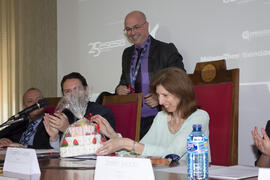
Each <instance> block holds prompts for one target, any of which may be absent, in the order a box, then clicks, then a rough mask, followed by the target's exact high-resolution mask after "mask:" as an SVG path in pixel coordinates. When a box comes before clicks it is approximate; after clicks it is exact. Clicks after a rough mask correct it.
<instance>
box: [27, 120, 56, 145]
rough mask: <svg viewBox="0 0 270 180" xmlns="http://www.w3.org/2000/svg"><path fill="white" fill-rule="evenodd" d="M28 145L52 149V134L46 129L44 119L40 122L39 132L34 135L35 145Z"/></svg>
mask: <svg viewBox="0 0 270 180" xmlns="http://www.w3.org/2000/svg"><path fill="white" fill-rule="evenodd" d="M28 147H29V148H34V149H52V147H51V145H50V136H49V134H48V133H47V131H46V129H45V126H44V124H43V120H42V121H41V122H40V123H39V125H38V127H37V132H36V134H35V137H34V141H33V145H32V146H28Z"/></svg>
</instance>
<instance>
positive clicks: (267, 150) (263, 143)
mask: <svg viewBox="0 0 270 180" xmlns="http://www.w3.org/2000/svg"><path fill="white" fill-rule="evenodd" d="M261 132H262V135H263V138H262V137H261V136H260V135H259V134H258V128H257V127H256V126H255V128H254V130H253V131H251V134H252V136H253V140H254V142H255V144H256V146H257V148H258V149H259V150H260V151H261V152H262V153H263V154H265V155H267V156H270V139H269V137H268V136H267V133H266V132H265V130H264V129H263V128H261Z"/></svg>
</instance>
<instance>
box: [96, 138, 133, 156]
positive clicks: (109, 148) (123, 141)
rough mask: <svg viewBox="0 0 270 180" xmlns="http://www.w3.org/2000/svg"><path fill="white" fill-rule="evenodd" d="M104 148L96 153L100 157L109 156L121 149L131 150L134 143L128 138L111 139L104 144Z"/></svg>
mask: <svg viewBox="0 0 270 180" xmlns="http://www.w3.org/2000/svg"><path fill="white" fill-rule="evenodd" d="M102 145H103V146H102V147H101V148H99V149H98V150H97V152H96V154H97V155H98V156H103V155H107V154H111V153H114V152H116V151H119V150H121V149H127V150H131V149H132V145H133V141H132V140H131V139H128V138H119V137H118V138H113V139H110V140H109V141H106V142H104V143H102Z"/></svg>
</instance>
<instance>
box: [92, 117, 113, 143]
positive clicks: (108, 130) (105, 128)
mask: <svg viewBox="0 0 270 180" xmlns="http://www.w3.org/2000/svg"><path fill="white" fill-rule="evenodd" d="M91 120H92V121H94V122H96V123H98V124H99V127H100V131H101V133H102V134H103V135H105V136H106V137H108V138H110V139H112V138H117V137H118V135H117V133H116V132H115V131H114V130H113V128H112V127H111V125H110V123H109V122H108V121H107V120H106V119H105V118H103V117H102V116H100V115H95V116H93V117H92V118H91Z"/></svg>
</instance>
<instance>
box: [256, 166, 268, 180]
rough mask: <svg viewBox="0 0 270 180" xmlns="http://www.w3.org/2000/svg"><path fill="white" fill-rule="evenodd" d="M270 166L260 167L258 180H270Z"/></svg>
mask: <svg viewBox="0 0 270 180" xmlns="http://www.w3.org/2000/svg"><path fill="white" fill-rule="evenodd" d="M269 179H270V168H259V175H258V180H269Z"/></svg>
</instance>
